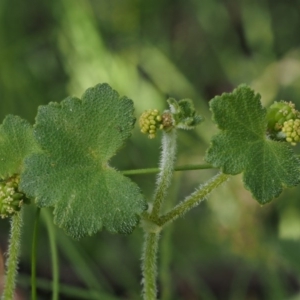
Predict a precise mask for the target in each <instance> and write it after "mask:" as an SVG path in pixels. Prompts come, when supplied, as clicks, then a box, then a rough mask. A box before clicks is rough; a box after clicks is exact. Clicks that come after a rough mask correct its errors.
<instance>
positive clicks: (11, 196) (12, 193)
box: [0, 176, 25, 219]
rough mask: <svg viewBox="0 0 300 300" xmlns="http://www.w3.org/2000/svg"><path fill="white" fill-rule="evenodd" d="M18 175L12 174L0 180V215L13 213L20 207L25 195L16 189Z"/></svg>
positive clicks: (8, 215) (5, 215)
mask: <svg viewBox="0 0 300 300" xmlns="http://www.w3.org/2000/svg"><path fill="white" fill-rule="evenodd" d="M18 186H19V177H18V176H13V177H11V178H9V179H7V180H6V181H2V182H0V217H1V218H2V219H4V218H7V217H10V216H12V215H14V214H15V213H16V212H18V211H19V210H20V209H21V206H22V204H23V201H24V200H25V195H24V194H23V193H21V192H19V191H18Z"/></svg>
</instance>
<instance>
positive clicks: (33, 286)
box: [31, 207, 41, 300]
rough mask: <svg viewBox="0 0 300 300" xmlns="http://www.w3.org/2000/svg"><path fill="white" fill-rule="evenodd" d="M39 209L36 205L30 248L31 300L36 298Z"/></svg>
mask: <svg viewBox="0 0 300 300" xmlns="http://www.w3.org/2000/svg"><path fill="white" fill-rule="evenodd" d="M40 212H41V209H40V208H39V207H38V208H37V209H36V213H35V220H34V228H33V238H32V248H31V300H36V299H37V293H36V257H37V244H38V232H39V219H40Z"/></svg>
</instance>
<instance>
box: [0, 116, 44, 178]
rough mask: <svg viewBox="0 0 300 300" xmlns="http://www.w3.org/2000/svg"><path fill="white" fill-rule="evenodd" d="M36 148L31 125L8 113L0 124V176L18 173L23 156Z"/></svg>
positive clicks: (6, 176) (20, 169)
mask: <svg viewBox="0 0 300 300" xmlns="http://www.w3.org/2000/svg"><path fill="white" fill-rule="evenodd" d="M38 150H39V148H38V145H37V143H36V142H35V139H34V137H33V129H32V126H31V125H30V124H29V123H28V122H27V121H26V120H23V119H21V118H20V117H18V116H13V115H8V116H7V117H6V118H5V119H4V121H3V124H2V125H1V126H0V178H1V179H6V178H8V177H11V176H12V175H14V174H20V173H21V171H22V167H23V161H24V158H25V157H26V156H27V155H29V154H30V153H32V152H36V151H38Z"/></svg>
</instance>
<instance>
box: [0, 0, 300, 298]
mask: <svg viewBox="0 0 300 300" xmlns="http://www.w3.org/2000/svg"><path fill="white" fill-rule="evenodd" d="M299 28H300V1H299V0H289V1H287V0H277V1H272V0H251V1H250V0H242V1H233V0H220V1H217V0H201V1H200V0H185V1H183V0H173V1H171V0H152V1H145V0H144V1H142V0H122V1H121V0H106V1H105V0H98V1H97V0H76V1H75V0H73V1H71V0H52V1H46V0H39V1H37V0H27V1H21V0H1V1H0V118H1V120H2V119H3V118H4V117H5V115H7V114H18V115H20V116H22V117H24V118H26V119H27V120H29V121H31V122H32V123H33V122H34V117H35V115H36V111H37V107H38V106H39V105H42V104H46V103H48V102H49V101H60V100H62V99H64V98H65V97H67V96H68V95H75V96H81V94H82V93H83V92H84V90H85V89H86V88H88V87H90V86H93V85H95V84H97V83H100V82H107V83H109V84H110V85H111V86H112V87H113V88H114V89H116V90H117V91H118V92H119V93H120V94H121V95H126V96H128V97H130V98H131V99H133V101H134V102H135V107H136V116H137V117H138V116H139V114H140V113H141V112H142V111H143V110H145V109H149V108H159V109H161V110H163V109H164V108H166V101H165V100H166V99H167V98H168V97H170V96H171V97H175V98H177V99H181V98H191V99H193V100H194V101H195V105H196V107H197V110H198V111H199V113H201V114H202V115H204V116H205V117H206V122H205V123H204V124H203V125H201V126H199V128H197V130H195V131H194V132H180V133H179V152H178V160H177V165H183V164H199V163H203V162H204V161H203V156H204V153H205V150H206V149H207V147H208V144H209V140H210V138H211V136H212V135H213V134H214V133H215V132H216V127H215V126H214V125H213V123H212V122H211V121H210V113H209V110H208V101H209V99H211V98H212V97H214V96H215V95H217V94H220V93H222V92H228V91H231V90H232V89H233V88H234V87H236V86H237V85H239V84H240V83H247V84H249V85H250V86H252V87H253V88H254V89H255V90H256V91H257V92H259V93H261V95H262V101H263V103H264V105H269V104H270V103H271V102H272V101H274V100H281V99H283V100H287V101H293V102H295V103H296V105H298V108H299V107H300V34H299ZM159 147H160V146H159V138H157V139H156V140H149V139H147V138H146V136H144V135H142V134H140V132H139V129H138V128H136V129H135V130H134V132H133V135H132V138H131V139H130V141H129V142H128V143H127V145H126V147H124V148H123V149H122V150H121V151H120V152H119V153H118V154H117V156H116V157H114V159H113V160H112V162H111V164H112V165H113V166H115V167H116V168H118V169H121V170H125V169H135V168H146V167H155V166H157V162H158V158H159ZM295 150H296V151H297V150H299V149H298V148H297V147H296V148H295ZM215 172H216V171H215V170H202V171H186V172H177V173H176V175H175V177H174V182H173V186H172V191H171V192H170V197H169V203H168V204H167V205H171V204H172V202H173V203H177V202H178V201H180V200H182V199H183V198H184V197H185V196H186V195H188V194H189V193H191V192H192V191H193V190H194V189H195V188H196V187H197V186H198V185H199V183H203V182H205V180H207V179H208V178H210V177H211V176H212V175H213V174H215ZM70 176H71V174H70ZM132 179H133V180H134V181H136V182H137V183H138V184H139V185H140V186H141V188H142V190H143V192H144V194H145V196H146V197H147V199H148V200H149V201H150V200H151V193H152V190H153V187H154V183H155V175H147V176H146V175H141V176H132ZM299 191H300V189H299V188H294V189H289V190H286V191H284V193H283V194H282V195H281V196H280V198H279V199H276V200H274V201H273V202H272V203H271V204H268V205H266V206H264V207H261V206H260V205H259V204H258V203H256V202H255V201H254V200H253V199H252V198H251V195H250V193H249V192H247V191H246V190H245V189H244V188H243V186H242V183H241V176H236V177H235V178H232V180H231V181H230V182H229V183H228V184H227V185H224V186H222V187H221V188H219V189H218V190H217V191H216V192H214V193H213V195H212V196H211V197H210V198H209V200H208V201H206V202H204V203H202V204H201V205H200V206H199V207H198V208H196V209H194V210H193V211H192V212H190V213H189V214H188V215H187V216H186V217H185V218H183V219H180V220H179V221H177V222H176V223H175V224H174V225H173V226H170V227H169V228H168V230H166V231H165V232H163V234H162V239H161V248H160V259H159V265H160V266H159V267H160V272H159V277H160V283H159V286H160V299H162V300H177V299H178V300H179V299H186V300H194V299H195V300H198V299H205V300H206V299H207V300H216V299H221V300H223V299H225V300H226V299H230V300H243V299H248V300H250V299H251V300H254V299H272V300H273V299H275V300H277V299H278V300H280V299H289V300H296V299H300V201H299V196H298V195H299ZM34 213H35V210H34V208H33V207H27V208H26V211H25V225H24V232H23V243H22V257H21V262H20V269H19V270H20V280H19V284H18V291H19V294H20V296H21V299H29V298H30V296H29V295H30V281H29V275H30V248H31V240H32V229H33V219H34ZM0 230H1V235H0V246H1V249H2V252H5V251H6V249H7V239H8V230H9V223H8V221H7V220H3V221H1V223H0ZM39 236H40V239H39V254H38V270H37V273H38V277H39V279H40V281H39V290H38V293H39V297H38V299H51V282H50V281H51V256H50V250H49V243H48V237H47V231H46V229H45V216H44V215H43V214H42V218H41V228H40V235H39ZM56 237H57V245H58V251H59V257H60V281H61V293H60V299H63V300H64V299H132V300H135V299H140V290H141V285H140V281H141V274H140V273H141V271H140V253H141V246H142V232H141V230H140V229H139V228H137V229H136V230H135V232H134V233H133V234H132V235H130V236H118V235H110V234H108V233H106V232H100V233H99V234H97V235H96V236H93V237H91V238H85V239H83V240H82V241H80V242H74V241H72V240H71V239H69V238H68V237H67V236H65V235H64V234H63V232H62V231H61V230H60V229H57V230H56ZM109 295H110V296H109Z"/></svg>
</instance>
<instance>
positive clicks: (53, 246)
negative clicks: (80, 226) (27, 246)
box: [43, 210, 59, 300]
mask: <svg viewBox="0 0 300 300" xmlns="http://www.w3.org/2000/svg"><path fill="white" fill-rule="evenodd" d="M43 212H44V213H43V217H44V220H45V223H46V227H47V231H48V236H49V243H50V249H51V261H52V276H53V281H52V300H58V298H59V297H58V296H59V269H58V255H57V247H56V238H55V228H54V226H53V222H52V219H51V216H50V213H49V211H47V210H44V211H43Z"/></svg>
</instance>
